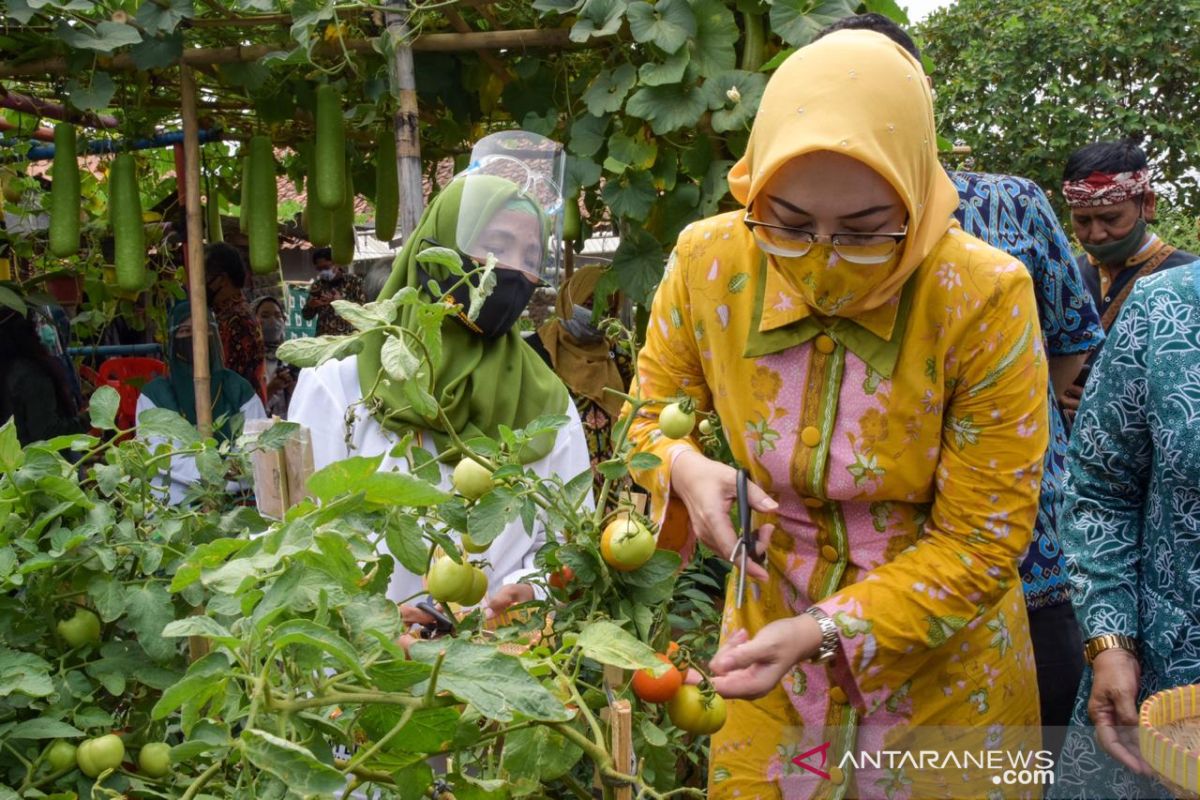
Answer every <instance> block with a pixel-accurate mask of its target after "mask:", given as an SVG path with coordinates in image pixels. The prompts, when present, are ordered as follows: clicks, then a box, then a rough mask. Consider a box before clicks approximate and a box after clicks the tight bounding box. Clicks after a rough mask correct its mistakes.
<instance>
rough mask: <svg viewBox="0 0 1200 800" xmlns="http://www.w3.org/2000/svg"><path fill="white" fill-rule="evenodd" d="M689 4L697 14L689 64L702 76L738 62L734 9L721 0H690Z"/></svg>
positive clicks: (712, 74)
mask: <svg viewBox="0 0 1200 800" xmlns="http://www.w3.org/2000/svg"><path fill="white" fill-rule="evenodd" d="M691 4H692V13H693V14H695V16H696V36H695V38H693V40H692V44H691V50H692V64H694V65H695V66H696V68H697V69H698V70H699V72H700V74H701V75H703V76H704V77H715V76H717V75H720V74H721V73H723V72H728V71H729V70H731V69H733V68H734V65H735V64H736V63H737V51H736V50H734V45H735V44H737V40H738V26H737V22H736V21H735V20H734V18H733V12H732V11H730V10H729V9H728V8H727V7H726V6H725V4H724V3H722V2H721V0H691Z"/></svg>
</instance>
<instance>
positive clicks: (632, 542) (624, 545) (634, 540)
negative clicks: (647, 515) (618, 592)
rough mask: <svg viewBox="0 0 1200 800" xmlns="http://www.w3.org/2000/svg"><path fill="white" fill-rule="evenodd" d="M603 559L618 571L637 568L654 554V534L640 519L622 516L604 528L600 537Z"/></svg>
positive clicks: (628, 570)
mask: <svg viewBox="0 0 1200 800" xmlns="http://www.w3.org/2000/svg"><path fill="white" fill-rule="evenodd" d="M600 553H601V554H602V555H603V556H604V561H605V563H606V564H608V565H609V566H610V567H612V568H613V569H615V570H617V571H618V572H630V571H632V570H635V569H638V568H639V567H641V566H642V565H643V564H645V563H646V562H647V561H649V560H650V558H651V556H653V555H654V534H652V533H650V531H649V530H648V529H647V528H646V526H645V525H643V524H642V523H641V522H640V521H638V520H636V519H634V518H632V517H629V516H622V517H619V518H617V519H615V520H613V521H612V522H610V523H608V526H607V527H606V528H605V529H604V533H603V534H602V535H601V538H600Z"/></svg>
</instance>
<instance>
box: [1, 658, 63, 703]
mask: <svg viewBox="0 0 1200 800" xmlns="http://www.w3.org/2000/svg"><path fill="white" fill-rule="evenodd" d="M53 691H54V683H53V681H51V680H50V665H49V664H48V663H46V662H45V661H44V660H43V659H41V658H38V657H37V656H35V655H34V654H33V653H23V652H21V651H19V650H9V649H8V648H7V647H4V646H3V645H0V697H8V696H9V695H11V694H23V695H28V696H29V697H45V696H46V695H48V694H50V693H51V692H53Z"/></svg>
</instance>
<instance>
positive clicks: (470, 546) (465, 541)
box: [458, 533, 492, 555]
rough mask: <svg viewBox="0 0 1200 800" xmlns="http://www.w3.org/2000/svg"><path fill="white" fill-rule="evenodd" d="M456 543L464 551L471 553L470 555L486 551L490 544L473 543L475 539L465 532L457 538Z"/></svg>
mask: <svg viewBox="0 0 1200 800" xmlns="http://www.w3.org/2000/svg"><path fill="white" fill-rule="evenodd" d="M458 543H459V545H460V546H461V547H462V549H463V550H464V551H466V552H468V553H471V554H472V555H479V554H480V553H486V552H487V551H488V548H489V547H491V546H492V545H491V543H488V544H475V540H474V539H472V538H471V536H470V534H466V533H464V534H463V535H462V536H461V537H460V538H459V540H458Z"/></svg>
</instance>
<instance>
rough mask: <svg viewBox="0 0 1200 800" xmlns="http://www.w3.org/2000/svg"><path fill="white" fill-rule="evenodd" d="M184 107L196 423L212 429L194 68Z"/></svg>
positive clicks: (187, 75) (185, 85) (184, 71)
mask: <svg viewBox="0 0 1200 800" xmlns="http://www.w3.org/2000/svg"><path fill="white" fill-rule="evenodd" d="M179 89H180V92H179V95H180V101H181V104H182V111H183V176H182V177H181V178H179V179H180V180H182V181H183V184H184V208H186V209H187V251H186V254H185V255H184V258H185V261H184V264H185V265H186V267H187V272H188V297H189V298H190V299H191V301H192V376H193V379H194V383H195V391H196V426H197V427H198V428H199V429H200V434H201V435H202V436H208V435H209V434H211V433H212V376H211V375H210V374H209V371H208V297H207V295H206V294H205V282H204V227H203V222H202V220H201V214H200V135H199V126H198V125H197V123H196V82H195V80H194V79H193V78H192V70H191V69H190V68H189V67H187V66H183V67H181V68H180V70H179Z"/></svg>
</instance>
